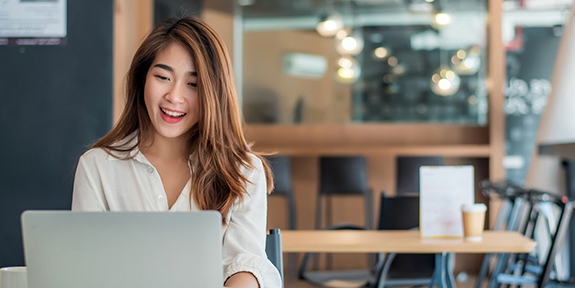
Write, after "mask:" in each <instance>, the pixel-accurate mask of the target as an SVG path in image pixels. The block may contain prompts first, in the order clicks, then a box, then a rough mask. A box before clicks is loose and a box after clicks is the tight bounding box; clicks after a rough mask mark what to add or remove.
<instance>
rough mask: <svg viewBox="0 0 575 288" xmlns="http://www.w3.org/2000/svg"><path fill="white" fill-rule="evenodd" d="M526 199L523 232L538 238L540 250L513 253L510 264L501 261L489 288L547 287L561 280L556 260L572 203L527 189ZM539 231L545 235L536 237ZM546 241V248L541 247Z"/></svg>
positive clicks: (557, 196) (569, 216)
mask: <svg viewBox="0 0 575 288" xmlns="http://www.w3.org/2000/svg"><path fill="white" fill-rule="evenodd" d="M526 197H527V198H528V202H529V207H530V208H529V209H528V213H527V219H526V220H527V221H526V222H525V225H524V227H523V233H524V234H525V236H528V237H531V238H533V239H535V240H536V241H537V243H538V247H537V248H536V249H535V250H534V251H533V252H532V253H530V254H518V255H515V254H512V257H509V258H508V259H507V261H508V262H502V261H498V263H497V265H496V268H495V270H494V273H493V275H492V278H491V281H490V283H489V287H500V286H501V285H517V286H521V285H536V287H546V286H547V285H548V284H550V283H552V282H560V280H561V279H558V278H557V273H556V270H555V268H556V257H557V255H558V251H559V247H560V246H561V244H562V242H563V241H564V240H565V238H566V235H567V231H568V227H569V223H570V220H571V215H572V213H573V203H572V202H570V201H568V199H567V197H566V196H561V195H555V194H552V193H545V192H540V191H535V190H528V191H527V195H526ZM540 225H543V226H544V229H541V228H538V227H540ZM540 229H541V230H542V231H545V232H546V233H539V234H537V231H541V230H540ZM542 234H545V236H546V237H548V239H543V238H537V236H536V235H538V236H541V235H542ZM545 240H547V241H545ZM545 242H547V245H542V243H545ZM500 267H504V269H500Z"/></svg>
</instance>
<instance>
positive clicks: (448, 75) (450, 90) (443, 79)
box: [430, 67, 461, 96]
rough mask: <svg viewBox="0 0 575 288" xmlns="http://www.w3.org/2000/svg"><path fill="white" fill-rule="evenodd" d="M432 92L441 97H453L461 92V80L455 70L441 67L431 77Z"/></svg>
mask: <svg viewBox="0 0 575 288" xmlns="http://www.w3.org/2000/svg"><path fill="white" fill-rule="evenodd" d="M430 84H431V91H433V93H435V94H437V95H439V96H451V95H453V94H455V92H457V90H459V85H460V84H461V79H460V78H459V76H458V75H457V74H456V73H455V72H453V70H451V69H449V68H446V67H441V68H439V69H438V70H437V71H436V72H435V73H434V74H433V75H432V76H431V82H430Z"/></svg>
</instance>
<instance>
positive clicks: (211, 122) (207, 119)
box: [92, 17, 273, 219]
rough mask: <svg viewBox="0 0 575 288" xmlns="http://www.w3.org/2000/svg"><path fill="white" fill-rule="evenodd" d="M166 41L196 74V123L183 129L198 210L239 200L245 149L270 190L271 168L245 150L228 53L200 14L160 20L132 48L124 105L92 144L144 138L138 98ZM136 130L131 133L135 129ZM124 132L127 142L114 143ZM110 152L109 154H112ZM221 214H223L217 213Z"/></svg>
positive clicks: (144, 117) (145, 121)
mask: <svg viewBox="0 0 575 288" xmlns="http://www.w3.org/2000/svg"><path fill="white" fill-rule="evenodd" d="M172 43H177V44H180V45H182V47H184V48H185V49H187V50H188V51H189V53H190V56H191V58H192V60H193V61H194V63H195V66H196V70H197V71H196V72H197V74H198V82H197V89H198V90H197V91H198V100H199V106H200V109H199V110H200V114H201V115H200V117H199V121H198V123H197V124H196V125H195V126H194V127H192V129H191V131H190V132H189V133H188V135H189V136H188V143H189V145H188V149H189V151H188V155H190V164H191V167H192V171H193V173H192V188H191V191H190V193H191V195H192V199H193V200H194V201H195V202H196V203H197V204H198V206H199V208H200V209H202V210H218V211H220V213H221V214H222V215H223V216H225V215H226V214H227V213H228V211H229V210H230V209H231V207H232V205H233V203H234V202H235V200H236V199H238V198H239V199H243V196H244V194H245V193H246V192H245V191H246V185H247V182H248V179H247V178H246V176H244V175H243V174H242V173H241V170H240V169H241V165H243V166H245V167H247V168H253V163H251V158H250V156H249V153H253V154H254V155H256V156H257V157H258V158H260V159H261V160H262V162H263V166H264V170H265V175H266V179H267V190H268V192H271V190H272V189H273V179H272V174H271V170H270V168H269V166H268V164H267V162H266V161H265V158H264V157H263V156H262V154H260V153H256V152H254V151H251V148H250V146H249V145H248V143H247V142H246V140H245V137H244V133H243V130H242V120H241V116H240V108H239V105H238V99H237V95H236V89H235V85H234V78H233V72H232V66H231V63H230V57H229V54H228V52H227V50H226V47H225V45H224V42H223V41H222V39H221V38H220V36H219V35H218V34H217V33H216V31H215V30H214V29H213V28H211V27H210V26H208V25H207V24H206V23H205V22H203V21H202V20H201V19H199V18H196V17H184V18H180V19H170V20H167V21H164V22H163V23H160V24H159V25H158V26H156V27H155V28H154V30H153V31H152V32H151V33H150V34H149V35H148V36H147V37H146V39H145V40H144V42H143V43H142V45H140V47H139V48H138V50H137V51H136V54H135V55H134V58H133V59H132V64H131V66H130V70H129V71H128V75H127V78H126V97H127V101H126V106H125V107H124V111H123V112H122V115H121V116H120V119H119V121H118V123H117V124H116V125H115V127H114V128H113V129H112V130H111V131H110V132H109V133H107V134H106V135H105V136H104V137H102V138H101V139H99V140H98V141H97V142H96V143H95V144H94V145H93V146H92V147H101V148H104V149H105V150H107V151H108V153H110V151H120V152H128V151H131V150H133V149H135V148H136V147H137V146H138V145H139V142H142V141H145V139H143V137H145V136H146V133H143V132H145V131H148V129H151V125H152V124H151V122H150V118H149V116H148V112H147V110H146V104H145V103H144V85H145V81H146V74H147V72H148V69H149V68H150V66H151V64H152V62H153V61H154V59H155V57H156V54H157V53H158V51H160V50H162V49H164V48H166V47H168V46H169V45H170V44H172ZM135 132H137V133H135ZM130 135H132V136H133V139H128V140H136V139H137V141H135V142H133V143H135V144H134V145H133V146H129V147H126V146H125V145H118V142H119V141H121V140H123V139H126V138H127V137H129V136H130ZM114 154H115V153H114ZM222 218H223V219H225V217H222Z"/></svg>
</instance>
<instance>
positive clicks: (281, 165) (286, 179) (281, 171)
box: [267, 155, 292, 194]
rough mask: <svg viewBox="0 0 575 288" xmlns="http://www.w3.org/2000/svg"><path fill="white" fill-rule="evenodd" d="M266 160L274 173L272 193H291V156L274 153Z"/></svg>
mask: <svg viewBox="0 0 575 288" xmlns="http://www.w3.org/2000/svg"><path fill="white" fill-rule="evenodd" d="M267 160H268V162H269V164H270V167H271V169H272V172H273V174H274V191H273V193H272V194H290V193H292V182H291V180H292V174H291V158H290V157H289V156H283V155H276V156H270V157H267Z"/></svg>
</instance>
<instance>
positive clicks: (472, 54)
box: [451, 46, 481, 75]
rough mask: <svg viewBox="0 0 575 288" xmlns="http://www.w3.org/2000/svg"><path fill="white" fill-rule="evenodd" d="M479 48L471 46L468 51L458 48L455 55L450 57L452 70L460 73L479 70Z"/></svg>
mask: <svg viewBox="0 0 575 288" xmlns="http://www.w3.org/2000/svg"><path fill="white" fill-rule="evenodd" d="M480 54H481V49H480V48H479V47H477V46H473V47H471V48H470V49H469V51H465V50H458V51H457V52H456V53H455V55H453V56H452V57H451V63H452V64H453V65H452V67H453V70H455V72H457V73H459V74H460V75H472V74H475V73H477V71H479V67H481V56H480Z"/></svg>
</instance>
